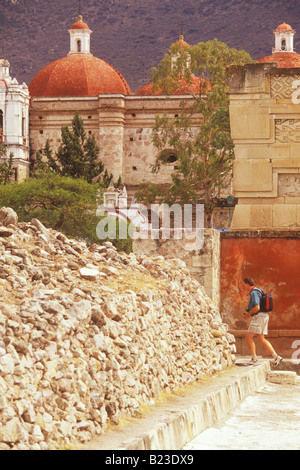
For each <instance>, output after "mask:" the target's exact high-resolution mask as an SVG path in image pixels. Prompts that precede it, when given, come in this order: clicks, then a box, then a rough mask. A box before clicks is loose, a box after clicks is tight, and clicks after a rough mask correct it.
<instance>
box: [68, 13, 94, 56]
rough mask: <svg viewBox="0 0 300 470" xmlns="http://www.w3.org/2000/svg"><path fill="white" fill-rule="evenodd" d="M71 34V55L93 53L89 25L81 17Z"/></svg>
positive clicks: (73, 26) (70, 31) (72, 28)
mask: <svg viewBox="0 0 300 470" xmlns="http://www.w3.org/2000/svg"><path fill="white" fill-rule="evenodd" d="M69 33H70V52H69V54H90V53H91V50H90V49H91V43H90V39H91V33H92V31H91V30H90V28H89V27H88V25H87V24H86V23H85V22H84V21H83V20H82V16H81V15H79V16H78V18H77V21H76V23H74V24H73V25H72V27H71V29H70V30H69Z"/></svg>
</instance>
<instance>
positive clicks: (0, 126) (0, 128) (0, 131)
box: [0, 109, 3, 142]
mask: <svg viewBox="0 0 300 470" xmlns="http://www.w3.org/2000/svg"><path fill="white" fill-rule="evenodd" d="M2 141H3V111H2V109H0V142H2Z"/></svg>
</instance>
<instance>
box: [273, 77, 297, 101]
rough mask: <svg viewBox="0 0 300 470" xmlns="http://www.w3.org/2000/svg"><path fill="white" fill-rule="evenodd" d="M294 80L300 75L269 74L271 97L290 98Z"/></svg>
mask: <svg viewBox="0 0 300 470" xmlns="http://www.w3.org/2000/svg"><path fill="white" fill-rule="evenodd" d="M295 80H300V75H295V74H293V75H271V98H272V99H274V100H288V99H291V98H292V95H293V93H294V91H295V90H294V89H293V87H292V85H293V82H294V81H295Z"/></svg>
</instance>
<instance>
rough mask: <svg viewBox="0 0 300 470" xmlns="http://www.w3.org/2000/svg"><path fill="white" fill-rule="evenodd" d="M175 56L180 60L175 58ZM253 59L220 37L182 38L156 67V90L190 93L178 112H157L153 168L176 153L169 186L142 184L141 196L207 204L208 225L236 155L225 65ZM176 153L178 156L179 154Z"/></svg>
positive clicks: (148, 200)
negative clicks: (188, 41) (190, 41)
mask: <svg viewBox="0 0 300 470" xmlns="http://www.w3.org/2000/svg"><path fill="white" fill-rule="evenodd" d="M174 58H175V60H174ZM246 62H251V58H250V56H249V55H248V54H247V53H246V52H245V51H238V50H236V49H230V48H229V47H228V46H227V45H226V44H224V43H222V42H220V41H218V40H217V39H215V40H213V41H208V42H206V43H203V42H201V43H199V44H197V45H195V46H190V47H182V45H181V44H179V43H176V44H174V45H173V46H171V49H170V54H167V55H165V57H164V59H163V60H162V62H161V64H160V65H159V66H158V68H157V69H153V71H152V74H153V83H154V89H161V91H162V93H166V94H172V93H177V94H178V93H180V94H185V95H187V98H186V99H183V100H182V102H181V105H180V112H179V114H178V115H176V116H175V117H170V116H168V115H167V114H164V115H162V116H156V122H155V126H154V127H153V134H152V140H153V143H154V146H155V147H156V149H157V150H158V156H157V157H156V160H155V163H154V165H153V168H152V171H153V172H154V173H155V172H158V171H159V170H160V167H161V165H164V164H166V163H169V162H170V153H171V154H172V156H173V160H174V159H175V158H176V162H175V166H174V171H173V173H172V175H171V181H170V183H168V184H167V185H166V187H165V188H163V189H162V188H160V187H159V186H157V185H155V184H151V185H148V184H142V185H141V186H140V189H139V192H138V194H137V198H138V199H139V200H141V201H143V202H145V203H151V202H153V201H154V199H156V200H158V201H159V202H164V203H167V204H173V203H176V202H177V203H180V204H185V203H192V202H194V203H195V202H197V201H199V202H200V201H201V202H203V203H204V206H205V212H206V215H207V220H208V224H209V223H210V218H211V214H212V210H213V207H214V205H215V203H216V200H217V197H218V194H219V191H220V189H222V188H224V187H225V186H226V185H227V184H228V181H229V179H230V175H231V172H232V163H233V159H234V153H233V149H234V146H233V142H232V139H231V135H230V123H229V99H228V96H227V93H226V86H225V70H226V67H227V66H229V65H230V64H233V63H234V64H243V63H246ZM174 156H175V158H174Z"/></svg>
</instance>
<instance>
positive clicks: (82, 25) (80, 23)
mask: <svg viewBox="0 0 300 470" xmlns="http://www.w3.org/2000/svg"><path fill="white" fill-rule="evenodd" d="M71 29H90V28H89V27H88V25H87V24H86V23H84V21H82V16H81V15H79V16H78V21H76V23H74V24H73V26H72V27H71Z"/></svg>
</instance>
